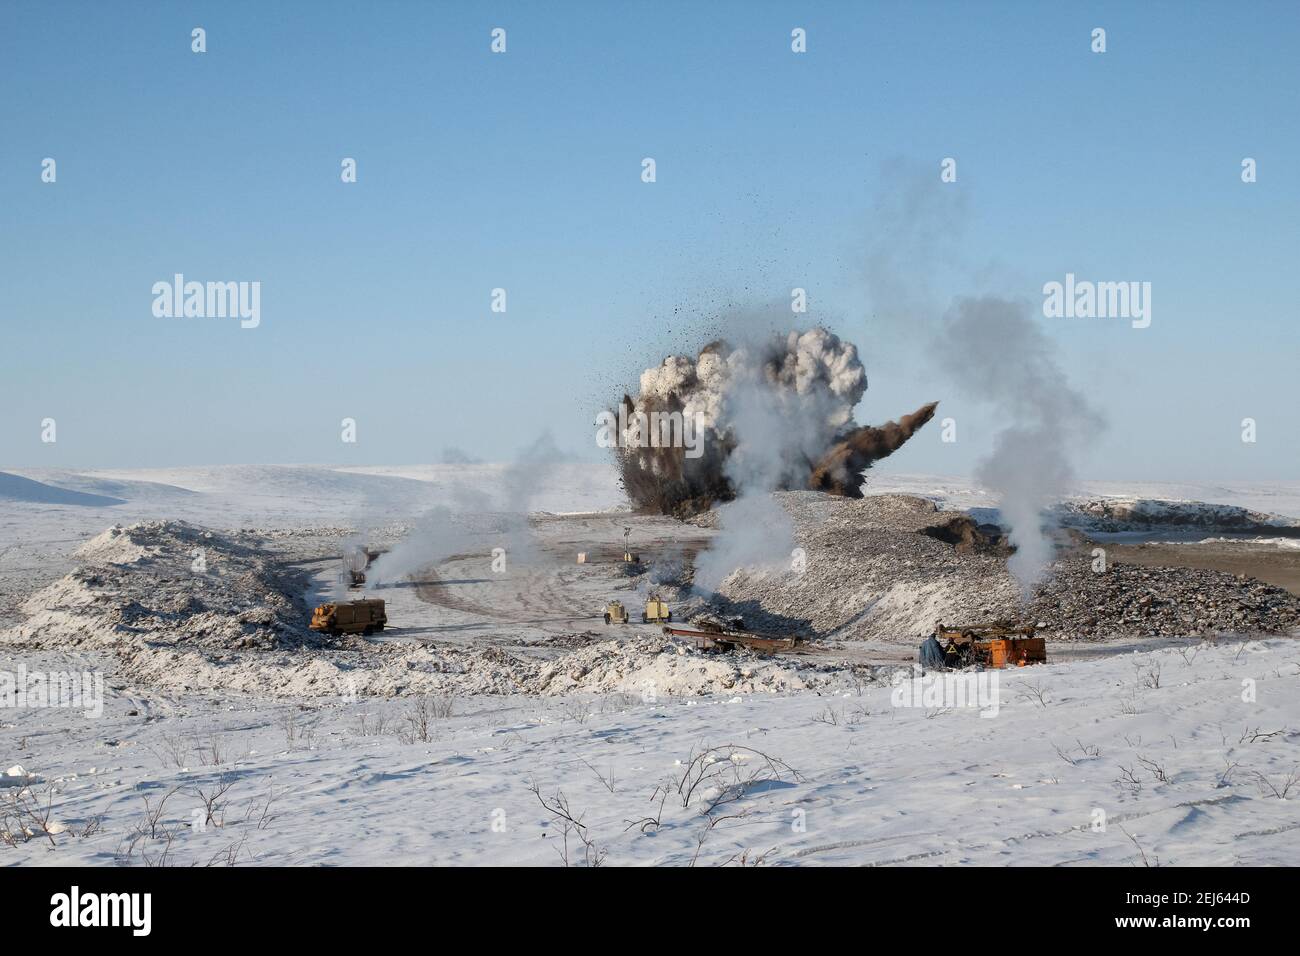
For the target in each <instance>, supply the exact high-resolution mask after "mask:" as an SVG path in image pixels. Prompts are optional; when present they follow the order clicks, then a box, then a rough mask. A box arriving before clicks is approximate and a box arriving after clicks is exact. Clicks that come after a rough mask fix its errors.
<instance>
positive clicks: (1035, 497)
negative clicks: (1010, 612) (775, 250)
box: [866, 163, 1105, 598]
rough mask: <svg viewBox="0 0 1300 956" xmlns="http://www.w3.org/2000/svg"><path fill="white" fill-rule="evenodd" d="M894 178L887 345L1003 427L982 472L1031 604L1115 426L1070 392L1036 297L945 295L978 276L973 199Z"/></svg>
mask: <svg viewBox="0 0 1300 956" xmlns="http://www.w3.org/2000/svg"><path fill="white" fill-rule="evenodd" d="M883 174H884V176H885V178H887V179H888V180H889V181H890V183H891V187H890V188H889V189H888V190H887V191H885V192H882V194H881V197H880V200H879V201H878V203H877V205H876V208H875V209H874V210H873V213H872V222H873V225H874V227H875V231H876V236H877V238H876V240H875V241H874V242H873V243H872V244H871V246H870V248H869V250H868V253H867V257H866V279H867V285H868V289H869V291H870V301H871V307H872V313H873V315H874V316H875V317H876V319H877V323H878V327H879V329H880V333H881V334H880V336H879V341H880V343H881V345H882V347H885V348H889V349H890V353H891V355H893V356H895V357H896V358H897V359H898V360H899V361H903V362H907V363H909V364H914V365H916V366H918V367H917V368H916V369H915V374H917V375H918V376H925V377H927V378H928V377H929V376H931V375H933V374H934V373H935V372H937V373H939V375H940V381H942V382H943V383H944V384H945V385H951V386H952V387H953V389H954V391H955V392H956V393H958V394H959V395H960V397H961V398H963V399H965V400H967V401H968V402H969V403H970V406H969V407H971V408H981V409H986V410H988V411H989V412H991V413H992V418H993V420H994V422H995V423H996V426H995V427H996V430H995V433H994V435H993V439H992V442H991V445H990V447H989V448H988V449H987V450H986V451H985V452H984V453H983V454H982V456H981V458H980V460H979V461H978V463H977V464H976V466H975V474H974V477H975V478H976V479H977V480H979V482H980V483H981V484H983V485H984V486H985V487H986V488H988V490H990V491H992V492H994V493H996V494H997V495H998V498H999V511H1000V513H1001V523H1002V524H1003V525H1004V526H1005V527H1006V529H1007V534H1008V539H1009V540H1010V542H1011V543H1012V544H1013V545H1014V546H1015V548H1016V552H1015V554H1014V555H1012V557H1011V558H1010V560H1009V561H1008V569H1009V570H1010V571H1011V573H1012V574H1013V575H1014V576H1015V578H1016V580H1017V582H1018V583H1019V585H1020V589H1021V593H1022V595H1023V596H1024V597H1025V598H1028V597H1029V596H1030V595H1031V594H1032V592H1033V589H1034V585H1035V584H1037V583H1038V582H1039V581H1041V580H1042V579H1043V577H1044V576H1045V575H1046V574H1047V572H1048V570H1049V568H1050V565H1051V562H1052V560H1053V558H1054V554H1055V548H1054V545H1053V543H1052V538H1051V527H1050V517H1049V509H1050V508H1051V506H1052V505H1053V504H1055V503H1056V502H1058V501H1059V500H1060V499H1061V498H1063V497H1064V496H1065V495H1067V494H1068V493H1069V492H1070V490H1071V483H1072V482H1073V479H1074V474H1075V469H1074V463H1075V461H1076V460H1077V459H1078V457H1079V454H1080V452H1081V451H1083V449H1084V448H1086V447H1087V446H1088V445H1089V444H1090V443H1091V442H1092V441H1093V440H1095V438H1096V437H1097V435H1098V434H1100V432H1101V431H1102V430H1103V428H1104V427H1105V423H1104V420H1103V418H1102V416H1101V415H1100V414H1099V413H1098V412H1097V411H1096V409H1095V408H1093V406H1092V404H1091V403H1090V402H1089V401H1088V398H1087V396H1086V395H1085V394H1084V393H1082V392H1080V391H1079V390H1077V389H1075V388H1073V387H1072V386H1071V385H1070V383H1069V380H1068V378H1067V376H1066V374H1065V371H1064V369H1063V368H1062V367H1061V365H1060V362H1059V361H1058V360H1057V350H1056V345H1055V343H1054V342H1053V341H1052V340H1051V338H1050V337H1049V335H1048V334H1047V330H1046V328H1045V326H1044V322H1043V319H1042V318H1041V316H1040V315H1038V314H1036V309H1035V307H1034V304H1033V303H1032V302H1030V301H1026V300H1021V299H1019V298H1013V297H1007V296H1004V295H983V296H969V297H963V296H951V295H947V294H945V293H943V292H940V291H939V287H940V286H948V287H951V286H952V285H953V284H954V281H955V280H957V278H958V277H960V276H962V275H963V274H964V273H965V272H966V271H968V270H964V269H963V267H962V264H961V262H960V256H959V255H957V253H956V252H955V251H954V247H955V245H956V244H957V242H958V237H959V236H960V234H961V232H962V225H963V223H964V220H965V219H966V215H967V212H966V206H967V197H966V196H965V195H964V194H963V193H962V192H961V191H960V190H954V189H952V188H950V187H948V186H942V185H940V186H936V184H935V178H934V176H933V175H932V174H931V171H930V170H929V169H928V168H919V167H908V166H906V165H905V164H899V163H894V164H890V165H888V166H886V167H885V169H884V170H883ZM999 274H1000V270H999V269H997V268H996V267H993V266H991V265H990V264H982V265H981V268H980V269H979V270H976V275H978V276H979V281H982V282H983V284H985V285H987V284H989V281H990V279H989V277H990V276H995V275H999ZM1013 283H1015V284H1016V285H1022V287H1023V285H1030V283H1028V282H1025V281H1024V280H1020V279H1016V278H1001V279H999V280H998V281H997V285H998V286H1000V287H1001V288H1004V289H1005V288H1007V287H1009V286H1010V285H1012V284H1013ZM956 414H957V416H958V417H959V418H964V417H965V416H964V415H963V413H962V411H960V410H958V411H957V412H956Z"/></svg>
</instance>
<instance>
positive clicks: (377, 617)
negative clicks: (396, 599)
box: [311, 598, 388, 634]
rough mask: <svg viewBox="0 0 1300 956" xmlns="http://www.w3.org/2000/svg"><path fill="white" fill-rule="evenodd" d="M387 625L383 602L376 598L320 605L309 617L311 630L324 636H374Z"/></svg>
mask: <svg viewBox="0 0 1300 956" xmlns="http://www.w3.org/2000/svg"><path fill="white" fill-rule="evenodd" d="M387 623H388V615H387V614H385V613H384V602H383V601H381V600H379V599H377V598H371V599H367V600H362V601H345V602H342V603H338V604H322V605H321V606H320V607H318V608H316V610H315V611H313V612H312V615H311V629H312V630H313V631H321V632H323V633H325V634H374V633H375V632H376V631H382V630H383V629H384V625H385V624H387Z"/></svg>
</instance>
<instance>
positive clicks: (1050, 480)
mask: <svg viewBox="0 0 1300 956" xmlns="http://www.w3.org/2000/svg"><path fill="white" fill-rule="evenodd" d="M935 351H936V355H937V358H938V363H939V365H940V367H941V368H942V369H943V371H944V372H945V373H946V374H947V376H948V377H949V378H950V379H951V380H952V382H953V383H954V384H955V385H956V386H957V387H958V388H959V389H961V390H962V391H963V392H965V393H967V394H969V395H970V396H972V398H973V400H974V401H976V402H978V403H979V404H982V405H985V406H987V407H988V408H990V409H991V410H992V411H993V413H994V416H995V418H996V419H997V421H998V422H999V423H1000V426H999V429H998V431H997V433H996V434H995V435H994V438H993V447H992V448H991V449H990V450H989V452H988V454H987V455H985V457H984V458H982V459H981V460H980V462H979V464H978V465H977V466H976V470H975V478H976V479H977V480H978V481H979V482H980V484H982V485H984V486H985V487H986V488H988V489H989V490H990V491H993V492H995V493H996V494H997V495H998V498H999V511H1000V513H1001V516H1002V519H1001V520H1002V523H1003V524H1004V525H1005V526H1006V527H1007V529H1008V535H1007V536H1008V539H1009V540H1010V542H1011V544H1012V545H1013V546H1014V547H1015V549H1016V550H1015V553H1014V554H1013V555H1011V557H1010V559H1009V560H1008V561H1007V568H1008V570H1010V571H1011V573H1012V575H1013V576H1014V577H1015V579H1016V581H1017V582H1018V583H1019V585H1020V590H1021V594H1022V596H1023V597H1024V598H1025V599H1026V600H1027V599H1028V598H1029V597H1030V596H1031V595H1032V593H1033V588H1034V585H1035V584H1037V583H1038V582H1039V581H1040V580H1042V578H1043V577H1044V575H1045V574H1046V573H1047V570H1048V567H1049V566H1050V564H1051V562H1052V560H1053V557H1054V553H1055V547H1054V545H1053V543H1052V538H1051V528H1050V518H1049V509H1050V508H1051V507H1052V506H1053V505H1054V504H1056V503H1057V502H1058V501H1059V500H1060V499H1061V497H1062V496H1063V495H1064V494H1065V493H1066V491H1067V490H1068V488H1069V486H1070V483H1071V481H1072V480H1073V478H1074V467H1073V458H1074V454H1075V452H1076V451H1077V450H1078V449H1079V448H1080V447H1082V446H1084V445H1086V444H1087V443H1088V442H1090V441H1091V440H1092V439H1093V437H1094V436H1095V435H1096V434H1097V433H1098V432H1100V430H1101V429H1102V427H1103V424H1104V423H1103V421H1102V418H1101V416H1100V415H1099V414H1098V413H1097V412H1096V411H1095V410H1094V409H1093V408H1092V407H1091V406H1090V405H1089V403H1088V401H1087V399H1086V398H1085V397H1084V395H1082V394H1081V393H1080V392H1078V391H1077V390H1076V389H1074V388H1072V387H1071V386H1070V384H1069V382H1068V381H1067V379H1066V376H1065V373H1064V371H1063V370H1062V369H1061V367H1060V365H1059V364H1058V363H1057V361H1056V358H1055V349H1054V347H1053V344H1052V342H1051V340H1050V339H1048V337H1047V335H1046V333H1045V332H1044V331H1043V329H1042V327H1041V325H1040V324H1039V323H1038V322H1036V321H1035V319H1034V315H1033V309H1032V307H1031V305H1030V304H1029V303H1028V302H1012V301H1010V300H1007V299H1002V298H998V297H996V296H984V297H981V298H973V299H958V300H957V301H956V302H954V303H953V305H952V307H951V308H950V309H949V311H948V313H947V315H946V316H945V317H944V319H943V321H942V324H941V326H940V332H939V342H938V345H937V346H936V350H935Z"/></svg>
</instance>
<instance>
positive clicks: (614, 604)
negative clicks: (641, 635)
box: [605, 601, 627, 624]
mask: <svg viewBox="0 0 1300 956" xmlns="http://www.w3.org/2000/svg"><path fill="white" fill-rule="evenodd" d="M605 623H606V624H626V623H627V608H625V607H624V606H623V602H622V601H610V602H609V603H608V604H606V605H605Z"/></svg>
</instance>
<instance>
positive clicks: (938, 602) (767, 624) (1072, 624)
mask: <svg viewBox="0 0 1300 956" xmlns="http://www.w3.org/2000/svg"><path fill="white" fill-rule="evenodd" d="M776 497H777V498H778V500H779V501H780V502H781V504H782V505H783V506H784V507H785V509H786V511H787V512H788V513H789V514H790V516H791V517H792V519H793V521H794V525H795V535H796V540H797V542H798V545H799V546H800V547H802V548H803V549H804V552H805V555H806V563H805V569H804V570H803V571H802V572H799V571H796V570H793V569H792V570H787V571H782V572H779V573H773V572H762V573H752V572H747V571H739V572H736V573H734V574H732V575H731V576H730V577H728V578H727V579H726V580H725V581H724V582H723V584H722V586H721V588H720V589H719V591H720V595H721V598H722V600H721V601H719V602H718V604H719V607H718V611H719V612H720V613H722V614H726V615H739V616H741V617H743V618H744V620H745V623H746V624H747V625H748V626H749V627H750V628H751V629H754V630H761V631H771V632H775V633H802V634H805V635H810V636H816V637H820V638H822V639H827V640H843V641H857V640H881V641H886V642H891V643H899V644H915V643H918V642H919V640H920V639H921V638H922V637H923V636H924V635H927V634H929V633H930V632H931V630H932V629H933V628H934V625H935V624H936V623H938V622H940V621H942V622H948V623H965V622H971V623H979V622H984V621H990V620H998V619H1007V618H1017V619H1025V620H1031V621H1034V622H1036V623H1038V624H1039V626H1040V629H1041V631H1042V633H1043V634H1044V635H1045V636H1047V637H1051V638H1055V639H1058V640H1061V639H1064V640H1074V639H1089V638H1111V637H1113V638H1120V637H1125V638H1131V637H1144V636H1158V635H1187V636H1192V635H1201V634H1270V633H1286V632H1288V631H1289V630H1291V629H1292V628H1295V627H1296V626H1297V625H1300V598H1297V597H1296V596H1295V595H1292V594H1290V593H1289V592H1287V591H1285V590H1282V589H1280V588H1276V587H1273V586H1271V585H1268V584H1263V583H1261V582H1259V581H1256V580H1254V579H1248V578H1244V577H1239V576H1235V575H1232V574H1228V573H1224V572H1218V571H1202V570H1189V569H1181V568H1141V567H1136V566H1132V565H1123V564H1111V565H1110V566H1109V567H1108V569H1107V570H1106V571H1105V572H1103V573H1097V572H1094V571H1093V570H1092V559H1091V554H1090V549H1089V548H1086V547H1080V546H1079V541H1078V536H1077V535H1075V536H1073V537H1072V536H1071V535H1068V534H1062V535H1061V536H1060V539H1061V540H1060V543H1061V545H1062V552H1061V554H1062V557H1061V558H1060V560H1058V561H1057V562H1056V564H1055V565H1054V566H1053V568H1052V574H1051V575H1050V576H1049V577H1048V578H1047V579H1046V580H1045V581H1044V583H1043V584H1042V585H1041V586H1040V588H1039V590H1038V591H1037V593H1036V594H1035V596H1034V598H1033V600H1032V601H1031V602H1030V604H1029V606H1028V607H1027V608H1026V607H1023V606H1022V603H1021V597H1020V592H1019V589H1018V587H1017V585H1016V582H1015V581H1014V579H1013V578H1012V577H1011V575H1010V574H1008V573H1007V569H1006V554H1007V547H1006V543H1005V541H1003V540H1002V539H1001V537H1000V535H999V534H998V533H997V532H996V530H994V529H990V528H989V527H988V526H987V525H979V524H977V523H975V522H974V521H973V519H971V518H970V517H969V516H967V515H965V514H964V513H962V512H941V511H939V510H938V509H937V507H936V506H935V504H934V503H933V502H931V501H929V500H928V499H925V498H919V497H914V496H910V495H876V496H872V497H868V498H863V499H860V500H853V499H845V498H837V497H834V496H830V495H824V494H820V493H817V492H782V493H779V494H778V495H777V496H776ZM1116 520H1118V519H1116Z"/></svg>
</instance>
